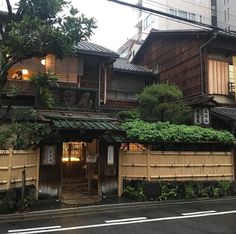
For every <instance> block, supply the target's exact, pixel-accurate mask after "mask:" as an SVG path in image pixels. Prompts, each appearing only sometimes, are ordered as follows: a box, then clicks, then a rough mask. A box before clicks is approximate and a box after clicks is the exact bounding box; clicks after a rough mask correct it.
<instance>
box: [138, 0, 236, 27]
mask: <svg viewBox="0 0 236 234" xmlns="http://www.w3.org/2000/svg"><path fill="white" fill-rule="evenodd" d="M181 1H184V2H187V3H191V2H188V1H185V0H181ZM143 2H145V3H146V4H148V5H151V6H156V7H159V8H160V5H161V6H165V7H166V8H164V7H162V9H165V10H166V11H167V10H168V8H172V9H175V10H178V11H179V10H183V9H179V8H175V7H173V6H170V5H166V4H162V3H158V2H156V1H154V0H143ZM192 4H193V5H197V6H199V7H203V8H206V9H208V10H211V9H210V8H208V7H204V6H201V5H199V4H194V3H192ZM167 7H168V8H167ZM219 12H220V11H219ZM187 13H193V12H187ZM221 13H224V12H221ZM199 16H202V15H199ZM231 16H234V17H236V16H235V15H231ZM202 19H203V22H211V18H208V17H206V16H202ZM218 24H220V25H227V26H230V27H235V25H233V24H229V23H226V22H222V21H219V20H218Z"/></svg>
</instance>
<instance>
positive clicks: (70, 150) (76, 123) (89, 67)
mask: <svg viewBox="0 0 236 234" xmlns="http://www.w3.org/2000/svg"><path fill="white" fill-rule="evenodd" d="M117 58H118V55H117V54H116V53H115V52H113V51H111V50H109V49H106V48H104V47H101V46H98V45H96V44H93V43H90V42H80V43H79V44H78V47H77V50H76V52H75V54H74V55H73V56H71V57H66V58H63V59H62V60H60V59H57V58H55V56H53V55H47V56H46V57H45V58H41V59H39V58H32V59H29V60H25V61H22V62H20V63H17V64H15V65H14V66H13V67H12V68H11V69H10V71H9V73H8V81H7V83H6V85H5V87H4V94H3V95H2V103H3V106H2V108H4V106H5V108H7V106H9V104H10V103H11V102H12V99H11V97H9V95H8V92H9V90H10V89H11V87H12V85H15V86H17V87H18V96H17V98H16V99H14V101H13V105H12V108H11V111H13V112H14V110H15V109H17V108H34V109H35V110H36V113H37V121H39V122H42V123H45V124H47V125H50V126H51V127H52V128H53V129H54V134H53V136H52V137H50V138H48V139H45V140H44V141H43V142H41V145H40V155H41V158H40V169H39V193H40V194H39V195H41V196H48V195H49V196H56V197H59V198H61V199H63V200H67V198H68V199H70V198H71V197H72V198H74V199H77V198H78V197H79V198H78V199H82V198H83V199H87V198H88V197H91V196H95V197H96V198H99V197H101V195H102V194H107V193H113V192H117V181H118V154H119V147H120V144H121V143H122V142H123V141H124V138H123V131H122V129H121V127H120V124H119V121H118V119H117V118H116V117H114V116H115V115H114V112H118V111H120V110H127V109H130V108H134V107H136V105H137V103H136V96H135V95H136V92H140V91H141V90H142V89H143V88H144V87H145V85H146V84H148V83H149V82H150V81H151V80H152V79H153V75H152V72H151V71H150V70H148V69H145V68H142V67H141V66H138V65H133V66H132V65H130V67H129V65H128V63H125V62H124V61H123V63H121V62H117V61H116V60H117ZM115 61H116V62H115ZM114 62H115V63H114ZM117 63H118V64H120V65H122V64H123V65H122V66H120V65H119V68H118V67H117ZM113 64H114V65H113ZM128 67H129V69H127V68H128ZM19 71H20V72H19ZM39 71H40V72H51V73H55V74H56V76H57V77H58V81H57V82H56V84H53V85H49V89H50V91H51V92H52V94H53V97H54V99H55V105H54V106H53V107H52V109H45V108H43V106H42V105H41V104H40V102H39V99H38V98H37V97H38V93H37V89H36V87H35V86H34V85H33V83H32V82H31V81H30V80H29V78H30V76H31V75H32V74H34V73H37V72H39ZM19 74H20V75H19ZM2 113H4V111H3V112H2ZM81 197H82V198H81ZM94 199H95V198H94Z"/></svg>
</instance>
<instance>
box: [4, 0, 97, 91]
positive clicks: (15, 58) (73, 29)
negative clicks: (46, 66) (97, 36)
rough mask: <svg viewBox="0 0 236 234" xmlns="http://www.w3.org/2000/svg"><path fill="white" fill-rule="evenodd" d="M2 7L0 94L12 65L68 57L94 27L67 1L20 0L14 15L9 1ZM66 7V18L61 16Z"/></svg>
mask: <svg viewBox="0 0 236 234" xmlns="http://www.w3.org/2000/svg"><path fill="white" fill-rule="evenodd" d="M6 4H7V8H8V14H7V16H6V21H5V22H4V24H3V22H0V94H1V91H2V89H3V86H4V84H5V83H6V81H7V74H8V70H9V69H10V68H11V67H12V66H13V65H14V64H16V63H17V62H20V61H22V60H24V59H29V58H32V57H38V58H41V57H45V56H46V55H47V54H54V55H55V56H57V57H59V58H62V57H63V56H66V55H69V54H71V53H72V52H73V48H74V46H76V44H77V43H78V42H79V41H81V40H87V39H89V37H90V36H91V35H92V34H93V30H94V29H95V28H96V22H95V19H94V18H87V17H85V15H83V14H81V15H78V13H79V12H78V10H77V9H76V8H74V7H72V6H71V5H70V3H69V2H68V1H67V0H20V1H19V2H18V4H17V9H16V11H15V12H13V8H12V6H11V4H10V0H6ZM68 8H69V9H70V10H69V15H64V13H63V11H64V10H66V9H68Z"/></svg>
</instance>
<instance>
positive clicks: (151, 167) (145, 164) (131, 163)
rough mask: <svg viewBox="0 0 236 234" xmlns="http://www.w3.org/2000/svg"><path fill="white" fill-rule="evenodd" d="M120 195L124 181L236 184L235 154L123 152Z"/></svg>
mask: <svg viewBox="0 0 236 234" xmlns="http://www.w3.org/2000/svg"><path fill="white" fill-rule="evenodd" d="M119 157H120V158H119V177H118V195H119V196H121V194H122V192H123V180H124V179H127V180H147V181H208V180H211V181H213V180H227V181H232V180H234V163H233V152H192V151H191V152H190V151H183V152H176V151H151V150H144V151H137V152H131V151H120V156H119Z"/></svg>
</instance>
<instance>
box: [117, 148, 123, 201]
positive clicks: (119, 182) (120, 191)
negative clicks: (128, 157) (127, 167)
mask: <svg viewBox="0 0 236 234" xmlns="http://www.w3.org/2000/svg"><path fill="white" fill-rule="evenodd" d="M121 159H122V151H121V149H120V150H119V158H118V165H119V167H118V197H121V195H122V193H123V180H122V175H121V167H122V165H121V164H122V160H121Z"/></svg>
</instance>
